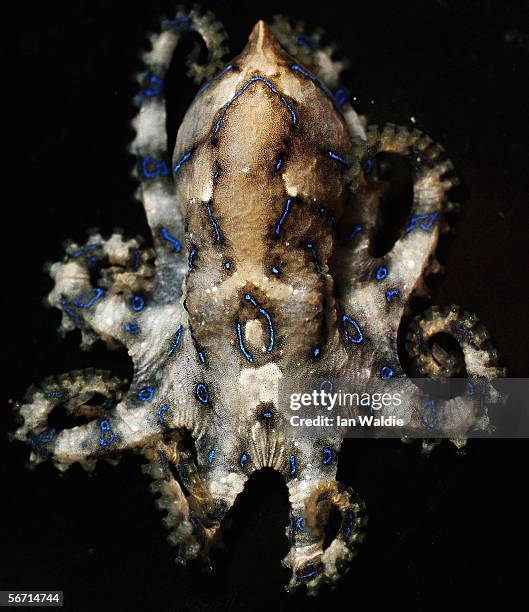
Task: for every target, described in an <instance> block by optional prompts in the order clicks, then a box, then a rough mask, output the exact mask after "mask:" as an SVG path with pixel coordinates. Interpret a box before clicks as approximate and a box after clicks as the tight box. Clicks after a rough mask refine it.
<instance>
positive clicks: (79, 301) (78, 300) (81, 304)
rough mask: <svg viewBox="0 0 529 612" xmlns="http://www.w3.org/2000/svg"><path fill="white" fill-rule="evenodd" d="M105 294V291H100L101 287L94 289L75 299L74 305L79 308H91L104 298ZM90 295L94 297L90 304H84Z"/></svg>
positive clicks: (89, 301)
mask: <svg viewBox="0 0 529 612" xmlns="http://www.w3.org/2000/svg"><path fill="white" fill-rule="evenodd" d="M104 293H105V292H104V291H103V289H100V288H99V287H94V288H93V289H90V291H87V292H86V293H83V294H82V295H79V296H77V297H76V298H75V299H74V301H73V303H74V304H75V305H76V306H77V307H78V308H90V306H92V305H93V304H95V303H96V302H97V300H99V299H101V298H102V297H103V295H104ZM92 294H93V295H92ZM90 295H92V297H91V298H90V299H89V300H88V302H84V301H83V300H85V299H86V298H88V297H89V296H90Z"/></svg>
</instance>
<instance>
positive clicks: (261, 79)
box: [213, 76, 298, 134]
mask: <svg viewBox="0 0 529 612" xmlns="http://www.w3.org/2000/svg"><path fill="white" fill-rule="evenodd" d="M256 81H261V82H262V83H264V84H265V85H266V86H267V87H268V89H270V91H271V92H272V93H275V94H277V95H278V96H279V99H280V100H281V102H282V103H283V105H284V106H286V108H287V109H288V111H289V113H290V115H291V117H292V123H293V125H296V123H297V122H298V118H297V115H296V113H295V112H294V109H293V108H292V106H291V105H290V104H289V102H288V100H287V99H286V98H285V97H284V96H283V95H282V94H280V93H279V92H278V90H277V88H276V87H275V86H274V85H273V84H272V83H271V82H270V81H269V80H268V79H265V78H264V77H259V76H255V77H252V78H251V79H250V80H249V81H247V82H246V83H245V84H244V85H243V86H242V87H241V88H240V89H239V91H237V92H236V93H235V95H234V96H233V98H232V99H231V100H230V101H229V102H228V103H227V104H226V106H225V107H224V108H223V109H222V112H221V114H220V117H219V118H218V119H217V122H216V123H215V127H214V128H213V133H214V134H216V133H217V132H218V131H219V130H220V127H221V125H222V121H223V120H224V117H225V116H226V113H227V112H228V109H229V108H230V106H231V105H232V104H233V103H234V102H235V101H236V100H237V98H239V97H240V96H241V95H242V94H243V93H244V92H245V91H246V90H247V89H248V87H250V85H251V84H252V83H255V82H256Z"/></svg>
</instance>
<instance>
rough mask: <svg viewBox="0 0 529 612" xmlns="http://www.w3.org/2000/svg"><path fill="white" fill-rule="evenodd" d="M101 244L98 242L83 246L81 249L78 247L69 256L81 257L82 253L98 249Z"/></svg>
mask: <svg viewBox="0 0 529 612" xmlns="http://www.w3.org/2000/svg"><path fill="white" fill-rule="evenodd" d="M101 246H102V245H100V244H89V245H87V246H85V247H83V248H82V249H79V250H78V251H75V253H72V254H71V255H70V257H81V255H84V254H85V253H88V252H89V251H93V250H95V249H100V248H101Z"/></svg>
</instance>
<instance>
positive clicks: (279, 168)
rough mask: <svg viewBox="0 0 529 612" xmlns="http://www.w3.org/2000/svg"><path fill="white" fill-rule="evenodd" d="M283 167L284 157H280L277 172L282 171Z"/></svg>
mask: <svg viewBox="0 0 529 612" xmlns="http://www.w3.org/2000/svg"><path fill="white" fill-rule="evenodd" d="M282 165H283V158H282V157H280V158H279V159H278V160H277V164H276V170H277V171H278V172H279V171H280V170H281V166H282Z"/></svg>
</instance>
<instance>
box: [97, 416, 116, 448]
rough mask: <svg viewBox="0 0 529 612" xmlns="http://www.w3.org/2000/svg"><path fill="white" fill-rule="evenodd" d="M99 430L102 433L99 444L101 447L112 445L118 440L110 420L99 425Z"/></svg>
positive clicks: (105, 420)
mask: <svg viewBox="0 0 529 612" xmlns="http://www.w3.org/2000/svg"><path fill="white" fill-rule="evenodd" d="M99 429H100V431H101V435H100V437H99V444H100V445H101V446H108V445H109V444H112V442H114V440H115V439H116V436H115V434H114V433H113V431H112V428H111V427H110V421H109V420H108V419H104V420H102V421H101V422H100V423H99Z"/></svg>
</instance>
